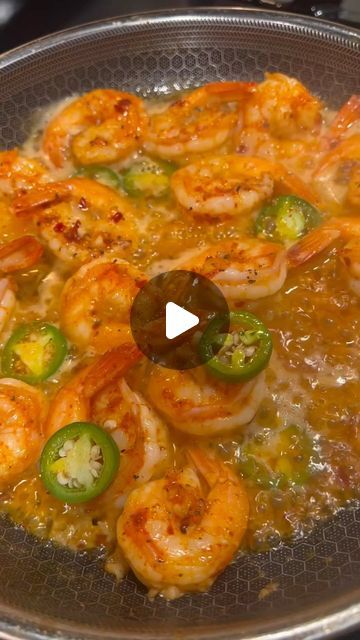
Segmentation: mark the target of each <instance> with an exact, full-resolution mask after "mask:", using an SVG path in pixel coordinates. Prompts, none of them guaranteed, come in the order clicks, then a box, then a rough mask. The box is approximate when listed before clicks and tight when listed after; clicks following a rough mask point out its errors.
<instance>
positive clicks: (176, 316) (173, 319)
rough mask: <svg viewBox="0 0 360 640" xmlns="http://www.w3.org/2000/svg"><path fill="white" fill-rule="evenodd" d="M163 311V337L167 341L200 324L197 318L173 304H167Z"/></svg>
mask: <svg viewBox="0 0 360 640" xmlns="http://www.w3.org/2000/svg"><path fill="white" fill-rule="evenodd" d="M165 309H166V314H165V335H166V337H167V338H168V339H169V340H174V338H177V337H178V336H181V334H182V333H185V331H189V329H192V328H193V327H196V326H197V325H198V324H199V322H200V320H199V318H198V316H196V315H195V314H194V313H190V311H186V309H183V308H182V307H179V305H178V304H175V302H168V303H167V304H166V307H165Z"/></svg>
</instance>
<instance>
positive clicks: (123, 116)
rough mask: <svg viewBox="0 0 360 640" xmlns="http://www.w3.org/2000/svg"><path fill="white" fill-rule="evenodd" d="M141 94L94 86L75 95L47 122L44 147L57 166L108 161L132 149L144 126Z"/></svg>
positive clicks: (144, 118) (122, 156) (128, 152)
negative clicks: (70, 161)
mask: <svg viewBox="0 0 360 640" xmlns="http://www.w3.org/2000/svg"><path fill="white" fill-rule="evenodd" d="M146 122H147V117H146V114H145V110H144V107H143V102H142V100H141V99H140V98H137V97H136V96H134V95H132V94H130V93H124V92H123V91H116V90H115V89H96V90H95V91H90V92H89V93H86V94H85V95H83V96H81V97H80V98H77V99H76V100H74V101H72V102H71V103H70V104H68V105H67V106H66V107H65V108H64V109H62V110H61V111H60V113H58V114H57V115H56V116H55V117H54V118H53V119H52V120H51V121H50V123H49V124H48V126H47V128H46V130H45V133H44V139H43V150H44V152H45V153H46V154H47V156H48V157H49V158H50V160H51V161H52V162H53V163H54V165H55V166H56V167H62V166H63V165H64V164H65V162H66V161H67V160H69V159H74V160H75V162H76V163H77V164H80V165H89V164H108V163H113V162H116V161H118V160H121V159H122V158H125V157H126V156H128V155H129V154H131V153H132V152H133V151H135V150H136V149H137V148H138V147H139V145H140V143H141V138H142V136H143V134H144V130H145V128H146Z"/></svg>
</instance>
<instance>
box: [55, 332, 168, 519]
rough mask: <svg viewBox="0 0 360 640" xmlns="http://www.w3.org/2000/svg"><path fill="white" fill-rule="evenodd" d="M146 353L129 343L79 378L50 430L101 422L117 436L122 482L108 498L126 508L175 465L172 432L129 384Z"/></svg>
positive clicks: (59, 404) (59, 398) (66, 391)
mask: <svg viewBox="0 0 360 640" xmlns="http://www.w3.org/2000/svg"><path fill="white" fill-rule="evenodd" d="M140 357H141V354H140V352H139V351H138V349H137V348H136V347H135V345H133V344H130V343H124V344H123V345H122V346H121V347H118V348H117V349H113V350H112V351H109V352H108V353H106V354H105V355H103V356H102V357H101V358H100V359H99V360H97V361H96V362H95V363H94V364H92V365H89V366H88V367H86V368H85V369H83V370H82V371H80V373H78V374H77V375H76V376H75V377H74V378H73V379H72V380H71V381H70V382H69V383H68V384H67V385H65V386H64V387H63V388H62V389H60V391H59V392H58V393H57V395H56V396H55V398H54V400H53V401H52V403H51V405H50V410H49V415H48V419H47V422H46V431H47V434H48V435H51V434H52V433H54V432H55V431H57V430H58V429H60V428H61V427H63V426H65V425H66V424H70V423H71V422H84V421H85V422H89V421H90V422H95V423H96V424H98V425H99V426H101V427H102V428H104V429H105V430H106V431H108V432H109V433H111V435H112V436H113V438H114V439H115V441H116V443H117V444H118V446H119V449H120V451H121V462H120V468H119V472H118V475H117V477H116V478H115V480H114V482H113V484H112V485H111V487H110V489H109V490H108V492H107V493H106V494H103V495H102V496H101V504H105V501H107V500H108V499H109V500H110V499H111V500H112V501H114V500H115V501H116V504H117V506H118V507H120V506H122V504H123V500H124V496H126V495H127V493H128V492H129V491H131V489H132V488H133V487H134V486H136V485H139V484H142V483H143V482H147V481H148V480H149V479H150V478H153V477H156V476H157V475H158V474H161V473H163V472H164V471H165V469H166V468H167V466H168V465H169V464H170V462H171V460H172V449H171V445H170V442H169V438H168V433H167V429H166V427H165V425H164V424H163V422H162V420H161V419H160V418H159V417H158V416H157V415H156V413H155V412H154V410H153V409H152V408H151V406H150V405H149V404H148V403H147V402H146V401H145V399H144V398H143V397H142V396H141V395H140V394H139V393H137V392H135V391H133V390H132V389H131V388H130V386H129V385H128V384H127V382H126V380H125V379H124V376H125V374H126V373H127V372H128V371H129V370H130V369H131V367H132V366H133V365H134V364H136V363H137V362H138V360H139V359H140Z"/></svg>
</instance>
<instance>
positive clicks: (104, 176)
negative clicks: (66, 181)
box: [74, 164, 121, 191]
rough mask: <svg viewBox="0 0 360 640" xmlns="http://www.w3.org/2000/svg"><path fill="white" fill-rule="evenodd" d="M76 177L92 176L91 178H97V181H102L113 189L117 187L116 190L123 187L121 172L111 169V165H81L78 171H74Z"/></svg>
mask: <svg viewBox="0 0 360 640" xmlns="http://www.w3.org/2000/svg"><path fill="white" fill-rule="evenodd" d="M74 178H90V179H91V180H97V182H100V183H101V184H104V185H105V186H106V187H110V188H111V189H115V191H116V190H118V189H120V188H121V180H120V176H119V174H118V173H116V171H114V170H113V169H110V167H105V166H103V165H100V164H99V165H89V166H88V167H80V168H79V169H78V170H77V171H76V173H74Z"/></svg>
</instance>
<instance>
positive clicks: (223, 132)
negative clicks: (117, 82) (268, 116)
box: [144, 82, 255, 159]
mask: <svg viewBox="0 0 360 640" xmlns="http://www.w3.org/2000/svg"><path fill="white" fill-rule="evenodd" d="M254 87H255V84H254V83H251V82H214V83H210V84H207V85H205V86H204V87H200V88H199V89H196V90H195V91H193V92H192V93H190V94H189V95H187V96H184V97H183V98H181V99H180V100H177V101H176V102H173V103H172V104H170V106H169V107H167V109H165V110H164V111H161V112H160V113H155V114H154V115H153V116H152V117H151V118H150V124H149V128H148V131H147V133H146V136H145V141H144V147H145V149H146V150H147V151H148V152H149V153H154V154H156V155H157V156H159V157H160V158H166V159H173V158H178V157H180V156H184V155H186V154H188V153H191V154H193V153H203V152H207V151H211V150H212V149H216V148H217V147H220V146H221V145H222V144H223V143H224V142H225V141H226V140H227V139H228V138H229V136H230V135H231V134H232V132H233V131H234V129H235V128H236V126H237V124H238V123H239V119H241V118H240V116H241V109H242V106H243V103H244V101H245V100H246V99H247V98H248V97H249V95H250V94H251V92H252V91H253V90H254Z"/></svg>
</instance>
